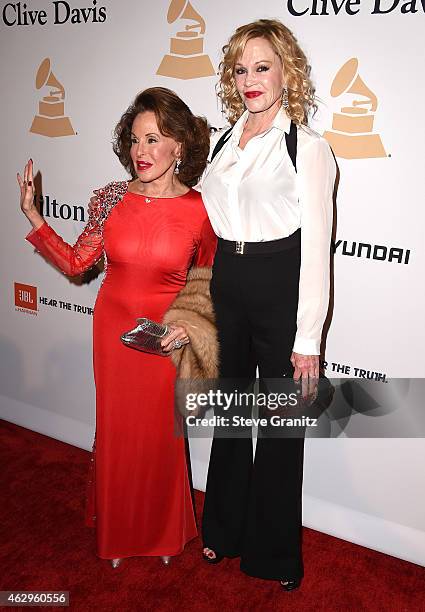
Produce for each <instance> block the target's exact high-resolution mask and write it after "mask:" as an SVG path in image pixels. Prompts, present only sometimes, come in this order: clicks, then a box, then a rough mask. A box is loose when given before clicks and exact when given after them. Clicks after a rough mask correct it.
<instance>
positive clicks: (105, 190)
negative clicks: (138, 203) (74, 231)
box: [86, 181, 130, 235]
mask: <svg viewBox="0 0 425 612" xmlns="http://www.w3.org/2000/svg"><path fill="white" fill-rule="evenodd" d="M129 182H130V181H112V182H111V183H108V184H107V185H105V187H102V188H101V189H94V190H93V193H94V194H95V196H93V197H92V198H91V199H90V203H89V207H88V213H89V218H88V222H87V226H86V230H87V231H89V232H90V231H92V232H95V233H97V234H100V235H102V234H103V225H104V223H105V221H106V219H107V218H108V216H109V214H110V212H111V210H112V209H113V208H114V206H115V205H116V204H117V203H118V202H120V201H121V200H122V199H123V197H124V196H125V194H126V193H127V191H128V184H129Z"/></svg>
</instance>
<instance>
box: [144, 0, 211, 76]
mask: <svg viewBox="0 0 425 612" xmlns="http://www.w3.org/2000/svg"><path fill="white" fill-rule="evenodd" d="M177 19H189V20H191V21H194V22H195V23H192V24H190V25H186V26H185V29H184V30H183V31H181V32H177V34H176V36H175V37H173V38H171V40H170V55H165V56H164V58H163V60H162V62H161V65H160V66H159V68H158V70H157V73H156V74H161V75H163V76H168V77H174V78H175V79H198V78H200V77H207V76H213V75H215V70H214V66H213V65H212V63H211V60H210V58H209V57H208V55H205V54H204V37H203V34H205V21H204V20H203V19H202V17H201V15H199V13H197V12H196V11H195V9H194V8H193V6H192V5H191V3H190V2H188V0H171V4H170V7H169V9H168V14H167V21H168V23H174V22H175V21H176V20H177Z"/></svg>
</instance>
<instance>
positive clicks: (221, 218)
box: [201, 20, 336, 591]
mask: <svg viewBox="0 0 425 612" xmlns="http://www.w3.org/2000/svg"><path fill="white" fill-rule="evenodd" d="M223 51H224V57H223V60H222V62H221V64H220V83H219V97H220V98H221V101H222V104H223V108H224V110H225V112H226V114H227V117H228V119H229V122H230V124H231V125H232V129H231V130H227V131H225V132H224V133H223V131H222V132H221V133H220V132H219V133H218V135H217V136H216V137H215V139H214V142H213V146H212V150H213V153H212V156H211V157H212V159H211V163H210V165H209V166H208V168H207V170H206V172H205V173H204V176H203V179H202V184H201V188H202V196H203V200H204V203H205V206H206V208H207V211H208V214H209V217H210V220H211V223H212V226H213V228H214V230H215V232H216V234H217V236H218V238H219V240H218V247H217V253H216V258H215V262H214V268H213V278H212V283H211V295H212V299H213V304H214V308H215V312H216V318H217V328H218V334H219V342H220V364H221V365H220V376H221V378H222V379H230V380H231V379H238V380H247V379H251V378H252V377H255V371H256V367H258V369H259V374H260V377H261V378H262V379H264V378H268V379H271V378H273V379H277V378H281V377H285V376H291V377H292V376H293V378H294V379H295V380H298V381H300V382H301V383H302V387H303V394H304V395H305V394H306V393H307V394H308V393H310V392H314V388H315V385H316V384H317V379H318V377H319V353H320V340H321V333H322V326H323V323H324V320H325V317H326V313H327V309H328V301H329V256H330V238H331V227H332V210H333V205H332V196H333V187H334V180H335V173H336V167H335V161H334V159H333V156H332V153H331V151H330V148H329V146H328V144H327V142H326V140H324V139H323V138H322V137H321V136H319V135H318V134H317V133H315V132H313V131H312V130H311V129H309V128H308V127H307V125H306V124H307V120H308V115H309V112H310V111H311V110H312V109H315V107H316V105H315V98H314V91H315V90H314V87H313V85H312V83H311V81H310V78H309V73H310V66H309V65H308V63H307V59H306V57H305V55H304V53H303V52H302V50H301V49H300V47H299V45H298V43H297V41H296V39H295V37H294V36H293V34H292V33H291V32H290V31H289V30H288V29H287V28H286V27H285V26H284V25H283V24H282V23H280V22H279V21H275V20H259V21H256V22H254V23H250V24H248V25H244V26H241V27H240V28H238V29H237V30H236V32H235V33H234V34H233V35H232V36H231V38H230V40H229V43H228V44H227V45H226V46H225V47H224V49H223ZM238 388H239V387H238ZM241 388H242V387H241ZM238 414H239V413H238ZM224 429H225V428H223V427H222V428H216V432H215V435H214V440H213V444H212V450H211V459H210V465H209V472H208V481H207V491H206V498H205V507H204V516H203V539H204V546H205V548H204V550H203V557H204V559H205V561H207V562H208V563H218V562H219V561H221V560H222V559H223V557H225V556H226V557H240V564H241V569H242V571H244V572H245V573H247V574H249V575H250V576H255V577H259V578H265V579H273V580H279V581H280V583H281V585H282V587H283V588H284V589H285V590H288V591H289V590H292V589H294V588H297V587H298V586H299V585H300V583H301V579H302V577H303V562H302V552H301V488H302V476H303V449H304V438H303V436H302V435H301V436H298V437H297V436H294V437H283V436H280V434H277V435H275V436H273V435H272V436H271V437H270V436H269V435H268V428H266V429H265V433H264V432H263V435H262V432H261V431H259V437H258V441H257V446H256V452H255V459H253V449H252V440H251V438H250V437H249V436H246V435H244V434H246V428H243V427H242V428H239V431H236V430H233V433H234V435H232V434H231V433H230V434H229V432H227V435H226V433H225V432H224ZM223 433H224V435H222V434H223Z"/></svg>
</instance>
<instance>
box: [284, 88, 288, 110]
mask: <svg viewBox="0 0 425 612" xmlns="http://www.w3.org/2000/svg"><path fill="white" fill-rule="evenodd" d="M282 106H283V108H284V109H285V110H286V109H287V108H288V106H289V100H288V90H287V88H286V87H284V88H283V91H282Z"/></svg>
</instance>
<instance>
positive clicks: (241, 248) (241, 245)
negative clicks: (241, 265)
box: [235, 241, 245, 255]
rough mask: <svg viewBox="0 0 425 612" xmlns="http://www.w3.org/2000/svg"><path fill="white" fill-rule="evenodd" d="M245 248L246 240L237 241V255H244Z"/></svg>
mask: <svg viewBox="0 0 425 612" xmlns="http://www.w3.org/2000/svg"><path fill="white" fill-rule="evenodd" d="M244 248H245V242H239V241H236V247H235V253H236V254H237V255H243V252H244Z"/></svg>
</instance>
